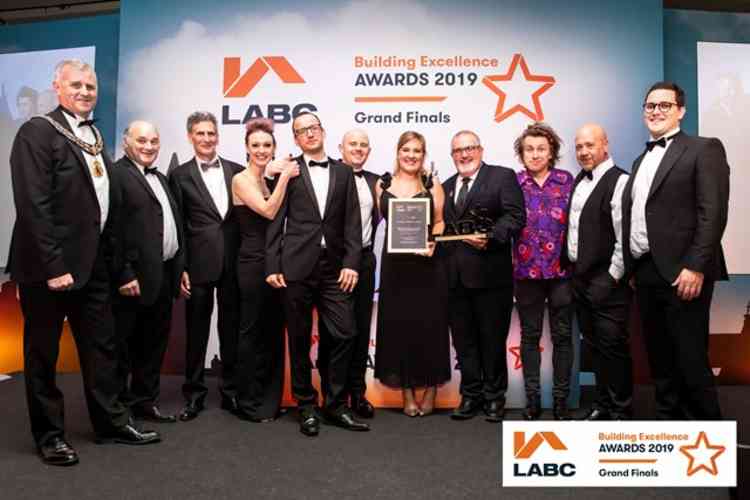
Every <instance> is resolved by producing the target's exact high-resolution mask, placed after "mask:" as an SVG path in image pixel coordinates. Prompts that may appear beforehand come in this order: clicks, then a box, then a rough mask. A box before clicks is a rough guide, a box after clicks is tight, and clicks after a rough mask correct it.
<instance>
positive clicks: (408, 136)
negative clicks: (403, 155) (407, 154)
mask: <svg viewBox="0 0 750 500" xmlns="http://www.w3.org/2000/svg"><path fill="white" fill-rule="evenodd" d="M413 140H416V141H419V143H420V144H421V145H422V165H421V171H420V172H419V175H417V179H418V180H419V187H420V189H421V190H422V191H426V190H427V189H426V188H425V185H424V181H423V180H422V176H423V175H427V171H426V170H425V168H424V158H425V156H427V142H426V141H425V139H424V136H423V135H422V134H420V133H419V132H415V131H413V130H407V131H406V132H404V133H403V134H401V135H400V136H399V138H398V143H397V144H396V163H395V165H394V167H393V176H394V177H395V176H397V175H398V172H399V170H401V167H400V166H399V164H398V152H399V151H400V150H401V148H402V147H403V146H404V144H406V143H407V142H409V141H413Z"/></svg>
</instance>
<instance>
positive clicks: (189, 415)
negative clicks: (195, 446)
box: [178, 403, 203, 422]
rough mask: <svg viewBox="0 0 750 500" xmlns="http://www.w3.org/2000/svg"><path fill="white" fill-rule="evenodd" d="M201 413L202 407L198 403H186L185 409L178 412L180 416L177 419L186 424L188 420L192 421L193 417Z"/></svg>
mask: <svg viewBox="0 0 750 500" xmlns="http://www.w3.org/2000/svg"><path fill="white" fill-rule="evenodd" d="M201 411H203V405H202V404H200V403H188V404H186V405H185V408H183V409H182V411H181V412H180V416H179V417H178V418H179V419H180V420H182V421H183V422H188V421H190V420H193V419H194V418H195V417H197V416H198V414H199V413H200V412H201Z"/></svg>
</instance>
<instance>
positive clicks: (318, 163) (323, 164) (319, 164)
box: [308, 160, 328, 168]
mask: <svg viewBox="0 0 750 500" xmlns="http://www.w3.org/2000/svg"><path fill="white" fill-rule="evenodd" d="M308 166H309V167H310V168H312V167H320V168H328V162H327V161H315V160H310V164H309V165H308Z"/></svg>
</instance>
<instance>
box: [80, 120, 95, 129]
mask: <svg viewBox="0 0 750 500" xmlns="http://www.w3.org/2000/svg"><path fill="white" fill-rule="evenodd" d="M94 123H96V118H93V119H91V120H81V121H80V122H78V127H79V128H80V127H83V126H85V125H88V126H89V127H90V126H91V125H93V124H94Z"/></svg>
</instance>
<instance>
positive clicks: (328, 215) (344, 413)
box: [266, 113, 370, 436]
mask: <svg viewBox="0 0 750 500" xmlns="http://www.w3.org/2000/svg"><path fill="white" fill-rule="evenodd" d="M292 131H293V132H294V142H295V144H297V146H299V147H300V149H301V150H302V154H301V155H300V156H298V157H297V158H296V160H297V162H298V163H299V166H300V175H299V176H298V177H296V178H294V179H292V180H290V182H289V185H288V187H287V195H286V198H285V199H284V203H283V204H282V206H281V208H280V209H279V211H278V213H277V214H276V217H275V218H274V220H273V221H272V222H271V225H270V226H269V228H268V233H267V239H266V281H267V282H268V283H269V284H270V285H271V286H273V287H274V288H283V289H284V290H283V300H284V311H285V314H286V318H287V331H288V333H289V357H290V361H291V364H292V366H291V372H292V395H293V396H294V398H295V399H296V400H297V405H298V407H299V421H300V432H302V433H303V434H305V435H306V436H317V435H318V432H319V429H320V416H319V415H318V411H317V408H316V406H317V403H318V393H317V391H316V390H315V388H314V387H313V385H312V364H311V362H310V337H311V330H312V307H313V305H314V306H315V307H316V309H317V311H318V318H319V321H322V322H323V323H324V324H325V328H324V329H321V330H320V333H321V335H326V336H327V338H326V345H327V346H328V361H327V366H326V371H327V384H326V388H325V395H324V401H325V406H324V412H323V416H324V417H325V419H326V422H327V423H330V424H332V425H337V426H339V427H343V428H345V429H348V430H352V431H368V430H370V427H369V426H368V425H367V424H365V423H362V422H359V421H357V420H356V419H355V418H354V416H353V414H352V412H351V410H350V409H349V408H348V406H347V399H348V394H347V390H346V385H347V375H348V372H349V365H350V363H351V359H352V349H353V347H354V337H355V334H356V328H355V324H354V296H353V295H352V291H353V290H354V288H355V287H356V286H357V281H358V277H359V275H358V270H359V266H360V261H361V253H362V224H361V221H360V210H359V199H358V197H357V188H356V186H355V183H354V174H353V173H352V169H351V168H349V167H347V166H346V165H344V164H342V163H339V162H337V161H335V160H333V159H331V158H328V156H326V153H325V149H324V140H325V131H324V130H323V127H322V125H321V123H320V120H319V119H318V117H317V116H316V115H314V114H312V113H302V114H300V115H298V116H297V117H296V118H295V119H294V120H293V121H292Z"/></svg>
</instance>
